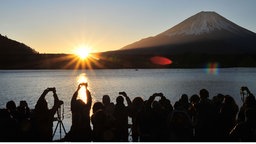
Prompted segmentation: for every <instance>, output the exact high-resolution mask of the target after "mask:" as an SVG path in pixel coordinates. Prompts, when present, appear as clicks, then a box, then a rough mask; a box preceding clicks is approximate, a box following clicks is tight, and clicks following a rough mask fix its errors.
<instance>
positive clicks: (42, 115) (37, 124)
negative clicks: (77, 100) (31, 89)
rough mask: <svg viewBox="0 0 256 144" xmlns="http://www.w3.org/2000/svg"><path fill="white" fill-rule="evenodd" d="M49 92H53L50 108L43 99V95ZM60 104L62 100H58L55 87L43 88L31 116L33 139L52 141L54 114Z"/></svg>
mask: <svg viewBox="0 0 256 144" xmlns="http://www.w3.org/2000/svg"><path fill="white" fill-rule="evenodd" d="M49 92H53V98H54V105H53V107H52V108H51V109H49V108H48V104H47V102H46V100H45V97H46V95H47V94H48V93H49ZM62 104H63V101H60V100H59V98H58V96H57V94H56V89H55V88H47V89H45V90H44V92H43V93H42V95H41V96H40V97H39V99H38V101H37V103H36V106H35V109H34V112H33V115H32V117H31V119H32V125H33V128H34V138H35V139H34V140H35V141H44V142H45V141H47V142H49V141H52V132H53V131H52V127H53V121H54V115H55V113H56V111H57V110H58V108H59V107H60V105H62Z"/></svg>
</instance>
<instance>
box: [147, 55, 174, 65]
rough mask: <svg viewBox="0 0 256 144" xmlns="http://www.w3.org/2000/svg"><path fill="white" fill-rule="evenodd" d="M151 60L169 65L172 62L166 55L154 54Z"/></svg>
mask: <svg viewBox="0 0 256 144" xmlns="http://www.w3.org/2000/svg"><path fill="white" fill-rule="evenodd" d="M150 61H151V62H152V63H154V64H158V65H169V64H172V61H171V60H170V59H168V58H166V57H162V56H154V57H151V58H150Z"/></svg>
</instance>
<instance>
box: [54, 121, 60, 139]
mask: <svg viewBox="0 0 256 144" xmlns="http://www.w3.org/2000/svg"><path fill="white" fill-rule="evenodd" d="M58 125H59V122H58V123H57V125H56V127H55V130H54V132H53V135H52V138H53V137H54V135H55V133H56V130H57V128H58Z"/></svg>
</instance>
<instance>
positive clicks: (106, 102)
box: [102, 95, 110, 106]
mask: <svg viewBox="0 0 256 144" xmlns="http://www.w3.org/2000/svg"><path fill="white" fill-rule="evenodd" d="M102 103H103V105H105V106H106V105H108V104H110V97H109V95H104V96H103V97H102Z"/></svg>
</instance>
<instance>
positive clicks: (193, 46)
mask: <svg viewBox="0 0 256 144" xmlns="http://www.w3.org/2000/svg"><path fill="white" fill-rule="evenodd" d="M255 46H256V34H255V33H253V32H251V31H249V30H246V29H244V28H242V27H240V26H238V25H236V24H235V23H233V22H231V21H229V20H227V19H226V18H224V17H222V16H221V15H219V14H217V13H215V12H200V13H198V14H196V15H194V16H191V17H189V18H188V19H186V20H184V21H183V22H181V23H179V24H177V25H176V26H174V27H172V28H170V29H169V30H167V31H165V32H162V33H160V34H158V35H156V36H154V37H149V38H145V39H142V40H140V41H137V42H135V43H132V44H130V45H127V46H125V47H123V48H122V49H121V50H123V51H127V52H130V53H138V52H141V51H142V50H140V49H143V52H144V53H145V54H153V53H155V54H158V53H159V54H182V53H206V54H241V53H243V54H251V53H255V54H256V49H255Z"/></svg>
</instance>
